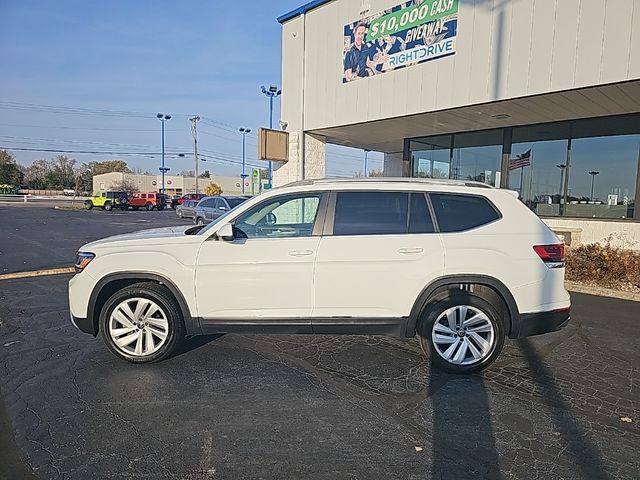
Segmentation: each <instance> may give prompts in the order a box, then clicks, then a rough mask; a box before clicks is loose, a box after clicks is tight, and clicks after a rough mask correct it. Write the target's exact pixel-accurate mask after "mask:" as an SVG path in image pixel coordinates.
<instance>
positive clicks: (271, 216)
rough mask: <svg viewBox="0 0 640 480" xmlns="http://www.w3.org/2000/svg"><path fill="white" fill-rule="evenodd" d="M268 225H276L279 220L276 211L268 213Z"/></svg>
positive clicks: (266, 219)
mask: <svg viewBox="0 0 640 480" xmlns="http://www.w3.org/2000/svg"><path fill="white" fill-rule="evenodd" d="M265 221H266V223H267V225H275V224H276V222H277V218H276V215H275V213H271V212H269V213H267V217H266V218H265Z"/></svg>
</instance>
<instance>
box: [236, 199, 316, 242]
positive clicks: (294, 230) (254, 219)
mask: <svg viewBox="0 0 640 480" xmlns="http://www.w3.org/2000/svg"><path fill="white" fill-rule="evenodd" d="M320 196H321V194H320V193H311V194H307V195H303V196H300V195H285V196H281V197H277V198H274V199H271V200H268V201H266V202H262V203H260V204H258V205H256V206H255V207H253V208H252V209H250V210H249V211H247V212H245V213H244V214H242V215H241V216H240V217H239V218H238V219H237V220H236V222H235V225H234V227H235V234H236V236H237V237H238V238H295V237H310V236H311V234H312V232H313V226H314V223H315V221H316V217H317V214H318V206H319V205H320Z"/></svg>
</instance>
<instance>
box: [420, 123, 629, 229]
mask: <svg viewBox="0 0 640 480" xmlns="http://www.w3.org/2000/svg"><path fill="white" fill-rule="evenodd" d="M507 133H508V132H507ZM511 133H512V135H511V138H512V141H511V144H510V145H506V150H504V149H503V137H505V129H495V130H484V131H477V132H466V133H458V134H453V135H439V136H433V137H423V138H419V139H412V140H411V141H410V142H409V151H410V154H411V157H410V158H411V165H412V168H411V175H412V176H413V177H427V178H452V179H460V180H476V181H480V182H485V183H488V184H490V185H493V186H496V187H499V186H500V184H501V182H500V180H501V179H500V174H501V173H500V172H501V163H502V159H503V151H504V152H510V154H509V165H505V168H506V169H508V171H509V176H508V179H507V180H506V182H505V183H506V184H507V185H508V187H509V188H510V189H513V190H516V191H518V192H519V193H520V198H521V200H522V201H523V202H524V203H525V204H526V205H527V206H529V208H531V209H532V210H533V211H534V212H536V213H537V214H538V215H540V216H558V215H560V216H571V217H595V218H633V217H634V213H635V203H636V196H637V195H638V192H636V184H637V183H636V182H637V176H638V169H639V168H640V114H633V115H619V116H615V117H602V118H593V119H583V120H576V121H571V122H557V123H550V124H539V125H528V126H523V127H513V129H512V130H511ZM570 145H571V154H570V165H569V168H567V158H568V156H569V155H568V149H569V146H570ZM528 152H530V157H529V162H522V161H519V160H522V158H523V156H524V157H526V155H527V154H528ZM509 166H512V167H514V168H512V169H509V168H508V167H509ZM592 187H593V193H592V192H591V190H592ZM565 188H566V191H565ZM565 198H566V205H565ZM635 214H636V216H639V217H640V215H638V213H635Z"/></svg>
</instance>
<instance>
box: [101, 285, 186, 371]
mask: <svg viewBox="0 0 640 480" xmlns="http://www.w3.org/2000/svg"><path fill="white" fill-rule="evenodd" d="M100 331H101V334H102V338H103V340H104V342H105V343H106V344H107V346H108V347H109V349H110V350H111V352H113V353H114V354H115V355H116V356H118V357H120V358H122V359H123V360H127V361H128V362H132V363H150V362H157V361H160V360H163V359H165V358H167V357H168V356H170V355H171V354H173V353H174V352H175V351H176V350H177V348H178V346H179V344H180V342H181V340H182V338H183V337H184V324H183V321H182V315H181V313H180V309H179V307H178V305H177V303H176V301H175V299H174V297H173V295H172V294H171V292H170V291H169V290H168V289H167V288H166V287H164V286H162V285H158V284H156V283H151V282H149V283H137V284H134V285H131V286H129V287H126V288H124V289H122V290H120V291H118V292H116V293H115V294H114V295H113V296H111V298H109V300H107V302H106V303H105V305H104V307H103V308H102V311H101V314H100Z"/></svg>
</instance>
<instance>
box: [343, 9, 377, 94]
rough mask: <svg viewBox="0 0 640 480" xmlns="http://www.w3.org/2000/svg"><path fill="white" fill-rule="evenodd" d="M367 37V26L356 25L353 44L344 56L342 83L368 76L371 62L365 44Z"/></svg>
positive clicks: (368, 50)
mask: <svg viewBox="0 0 640 480" xmlns="http://www.w3.org/2000/svg"><path fill="white" fill-rule="evenodd" d="M366 35H367V26H366V25H365V24H364V23H362V22H358V23H356V25H355V27H353V37H354V42H353V45H351V48H350V49H349V51H348V52H347V53H346V54H345V56H344V81H345V82H350V81H351V80H355V79H356V78H358V77H367V76H369V72H368V70H367V69H368V66H369V64H370V63H369V62H370V60H371V58H370V54H369V52H370V50H371V47H370V46H369V45H368V44H367V43H366V42H365V37H366Z"/></svg>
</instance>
